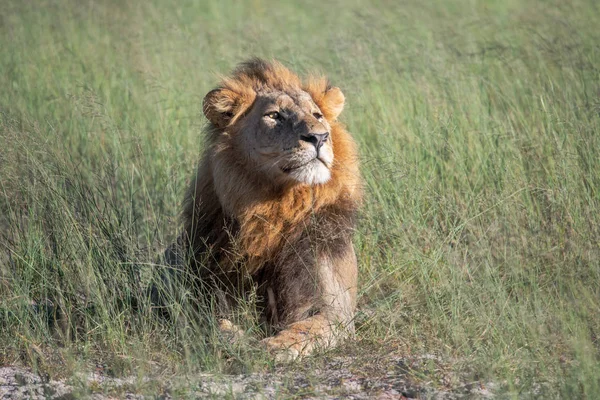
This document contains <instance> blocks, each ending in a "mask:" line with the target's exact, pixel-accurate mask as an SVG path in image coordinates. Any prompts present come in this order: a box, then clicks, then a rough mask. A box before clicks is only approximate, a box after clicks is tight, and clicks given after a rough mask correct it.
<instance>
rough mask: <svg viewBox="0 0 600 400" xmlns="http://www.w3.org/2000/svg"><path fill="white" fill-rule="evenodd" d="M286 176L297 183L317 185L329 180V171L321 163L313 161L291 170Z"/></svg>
mask: <svg viewBox="0 0 600 400" xmlns="http://www.w3.org/2000/svg"><path fill="white" fill-rule="evenodd" d="M288 176H289V177H290V178H292V179H294V180H296V181H298V182H301V183H306V184H308V185H319V184H322V183H325V182H327V181H328V180H329V179H331V171H329V168H327V167H326V166H325V164H323V163H322V162H321V161H319V160H317V159H315V160H313V161H311V162H310V163H308V164H306V165H304V166H302V167H299V168H295V169H292V170H291V171H289V172H288Z"/></svg>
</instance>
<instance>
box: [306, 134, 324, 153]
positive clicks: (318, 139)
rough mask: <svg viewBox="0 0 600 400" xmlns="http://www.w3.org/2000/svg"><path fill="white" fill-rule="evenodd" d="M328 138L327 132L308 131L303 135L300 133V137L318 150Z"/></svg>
mask: <svg viewBox="0 0 600 400" xmlns="http://www.w3.org/2000/svg"><path fill="white" fill-rule="evenodd" d="M328 138H329V132H326V133H308V134H305V135H300V139H301V140H304V141H305V142H309V143H312V144H313V146H315V148H316V149H317V150H318V149H320V148H321V146H323V143H325V142H326V141H327V139H328Z"/></svg>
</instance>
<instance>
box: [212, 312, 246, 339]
mask: <svg viewBox="0 0 600 400" xmlns="http://www.w3.org/2000/svg"><path fill="white" fill-rule="evenodd" d="M218 322H219V332H220V334H221V336H222V337H223V338H224V339H225V340H226V341H227V342H229V343H230V344H234V343H238V342H239V341H240V340H241V339H243V338H244V331H243V330H242V328H240V327H239V326H237V325H235V324H234V323H233V322H231V321H230V320H228V319H224V318H222V319H220V320H219V321H218Z"/></svg>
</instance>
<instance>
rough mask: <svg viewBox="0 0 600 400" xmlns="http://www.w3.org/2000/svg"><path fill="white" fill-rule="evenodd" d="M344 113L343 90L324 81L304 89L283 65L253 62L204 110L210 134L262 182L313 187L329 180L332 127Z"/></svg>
mask: <svg viewBox="0 0 600 400" xmlns="http://www.w3.org/2000/svg"><path fill="white" fill-rule="evenodd" d="M343 107H344V95H343V94H342V92H341V90H340V89H338V88H337V87H331V86H329V85H328V84H327V82H326V81H324V80H316V79H313V80H311V81H309V83H308V84H306V85H303V84H302V82H301V81H300V80H299V78H298V77H297V76H296V75H294V74H293V73H291V72H290V71H288V70H287V69H286V68H285V67H283V66H282V65H281V64H279V63H277V62H272V63H267V62H265V61H263V60H258V59H254V60H251V61H249V62H246V63H244V64H242V65H241V66H239V67H238V68H237V69H236V70H235V71H234V73H233V74H232V77H230V78H226V79H224V80H223V81H222V83H221V85H220V86H219V87H218V88H217V89H214V90H212V91H211V92H209V93H208V94H207V95H206V97H205V99H204V107H203V110H204V114H205V115H206V117H207V118H208V120H209V121H210V123H211V124H212V125H213V127H214V129H213V131H214V133H213V134H214V135H215V136H225V137H226V139H227V141H228V146H233V147H235V149H236V151H237V152H238V154H239V155H241V156H242V157H240V158H239V160H240V161H243V162H244V163H246V164H247V165H245V167H247V168H249V169H251V170H252V171H254V173H256V174H259V175H260V178H264V179H265V180H268V181H270V182H274V183H276V184H282V185H285V184H287V183H303V184H308V185H316V184H324V183H326V182H327V181H329V180H330V178H331V175H332V174H331V169H332V166H333V164H334V162H335V156H334V151H333V143H332V142H333V140H334V139H335V138H334V137H333V136H332V134H331V131H332V126H331V124H332V123H333V122H334V121H335V119H336V118H337V116H338V115H339V114H340V112H341V111H342V109H343ZM215 139H216V138H215Z"/></svg>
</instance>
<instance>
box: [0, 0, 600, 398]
mask: <svg viewBox="0 0 600 400" xmlns="http://www.w3.org/2000/svg"><path fill="white" fill-rule="evenodd" d="M599 18H600V6H599V5H598V4H597V3H596V2H593V1H584V0H572V1H566V2H565V1H558V0H556V1H550V2H548V1H545V2H542V1H530V2H521V1H516V0H514V1H490V2H473V1H466V0H465V1H462V0H453V1H441V0H440V1H431V2H428V3H426V4H422V2H419V1H412V0H411V1H405V2H389V1H383V0H381V1H375V2H360V1H358V0H351V1H343V2H342V1H334V2H327V3H323V2H317V1H312V0H310V1H306V2H302V3H301V4H300V3H298V4H295V3H292V2H289V3H288V2H285V3H281V2H267V1H261V0H256V1H253V2H230V1H221V2H210V3H206V2H192V1H181V2H177V3H176V4H170V5H167V4H166V3H164V2H159V1H146V2H127V3H126V4H122V3H121V2H116V1H102V2H92V1H83V2H81V1H77V2H75V1H67V0H59V1H45V2H44V1H43V2H35V3H30V2H18V1H8V2H5V4H4V5H3V11H2V13H1V14H0V46H1V48H2V52H1V54H0V87H1V88H2V90H1V91H0V271H1V275H0V320H1V322H2V323H1V324H0V343H1V344H2V345H1V346H0V348H1V349H2V350H1V351H0V362H2V363H11V364H12V363H16V362H22V363H26V364H35V365H36V366H37V367H40V368H46V369H49V370H52V365H59V364H60V365H66V366H67V367H68V368H61V371H62V373H65V374H69V373H70V371H74V370H75V369H77V368H81V366H82V365H87V364H89V363H93V362H104V363H106V364H107V365H109V367H110V368H112V369H114V370H115V371H119V370H123V371H124V373H130V371H132V370H136V371H140V368H141V371H144V368H151V366H152V365H155V364H153V363H154V362H158V363H159V364H160V365H163V366H166V368H170V369H172V370H174V371H188V370H190V369H201V370H209V371H229V370H231V367H232V366H235V367H236V370H240V367H241V370H252V369H253V368H256V366H257V365H262V364H261V363H262V361H261V359H260V356H259V355H255V354H253V353H245V352H243V350H240V349H237V350H231V349H229V350H230V351H229V350H228V349H227V344H226V343H222V342H221V341H220V339H219V337H218V336H217V335H216V334H215V331H214V329H213V328H212V322H211V318H210V317H209V316H207V315H197V314H194V308H192V307H188V308H186V307H183V308H182V309H181V310H180V312H181V313H182V315H184V316H185V318H183V319H181V321H183V322H182V323H177V324H170V323H166V322H165V321H162V320H160V319H159V318H157V317H156V315H155V314H153V313H152V312H151V311H150V310H149V309H148V308H147V307H143V304H142V305H141V306H140V305H139V304H137V305H135V304H131V303H130V302H129V300H128V299H131V298H141V299H142V300H141V301H142V302H145V301H147V299H145V298H144V293H145V292H144V285H145V284H146V283H147V282H148V280H149V276H150V275H151V273H152V270H153V269H156V268H162V266H160V265H153V263H154V262H155V261H156V259H157V258H156V256H157V254H159V253H160V251H161V249H162V248H163V247H164V246H165V245H166V244H168V243H169V241H170V240H172V239H173V238H174V236H175V235H176V233H177V222H176V216H177V213H178V209H179V204H180V200H181V197H182V193H183V190H184V187H185V182H186V180H187V179H188V178H189V177H190V175H191V172H192V171H193V169H194V167H195V162H196V160H197V157H198V155H199V154H200V149H201V143H202V134H201V129H202V125H203V117H202V116H201V113H200V104H201V101H202V97H203V95H204V94H205V93H206V92H207V91H208V90H209V89H210V88H211V87H212V85H213V84H214V83H215V81H216V77H215V76H216V75H215V73H225V72H226V71H228V70H230V69H231V68H232V67H233V66H234V65H235V64H236V63H237V62H239V61H241V60H243V59H245V58H248V57H249V56H252V55H257V56H262V57H265V58H277V59H279V60H281V61H283V62H284V63H286V64H287V65H288V66H290V67H291V68H293V69H294V70H297V71H299V72H311V71H315V70H317V71H322V72H326V73H327V74H328V76H329V77H330V78H331V80H332V81H333V82H334V83H335V84H336V85H338V86H340V87H342V89H343V90H344V92H345V94H346V98H347V106H346V110H345V111H344V114H343V116H344V120H345V122H346V123H347V125H348V127H349V130H350V131H351V132H353V134H354V136H355V138H356V139H357V141H358V142H359V144H360V148H361V154H362V166H363V167H362V170H363V174H364V177H365V185H366V188H367V201H366V204H365V207H364V210H363V213H362V218H361V221H360V227H359V231H358V233H357V237H356V244H357V250H358V257H359V264H360V293H361V294H360V306H359V308H360V315H359V329H358V338H359V342H358V344H357V346H360V345H361V343H366V342H369V341H372V342H374V343H382V344H383V345H384V346H389V347H390V348H398V347H399V348H400V351H402V352H406V353H410V354H422V353H436V354H440V355H441V356H443V358H445V359H448V360H454V365H455V368H456V369H457V370H461V371H470V372H471V373H473V374H474V375H475V377H489V378H490V379H495V380H497V381H499V382H504V384H505V387H506V388H507V389H513V390H515V391H516V393H519V391H530V390H531V388H532V387H534V385H538V384H540V383H542V384H545V385H549V386H550V387H552V388H558V389H560V393H561V394H563V395H566V396H587V397H590V398H591V397H595V396H597V395H598V394H600V379H599V376H600V368H599V367H600V364H599V355H600V354H599V350H600V349H599V342H598V335H599V332H600V315H599V310H600V285H599V284H598V282H600V245H599V243H600V217H599V216H598V214H599V210H600V136H599V135H598V133H599V132H600V67H599V66H600V45H599V43H600V29H598V25H597V24H598V20H599ZM182 290H183V288H182ZM55 314H60V315H55ZM251 314H252V313H251V310H242V311H241V317H240V318H241V320H242V321H243V320H244V316H247V317H248V318H247V321H248V322H247V326H246V327H247V328H248V329H251V328H252V327H253V325H252V318H251ZM53 321H55V322H53ZM56 321H57V322H56ZM224 352H225V353H226V354H225V355H224ZM358 353H359V352H357V354H358ZM98 360H99V361H98ZM55 373H56V372H55ZM138 373H142V372H138Z"/></svg>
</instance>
